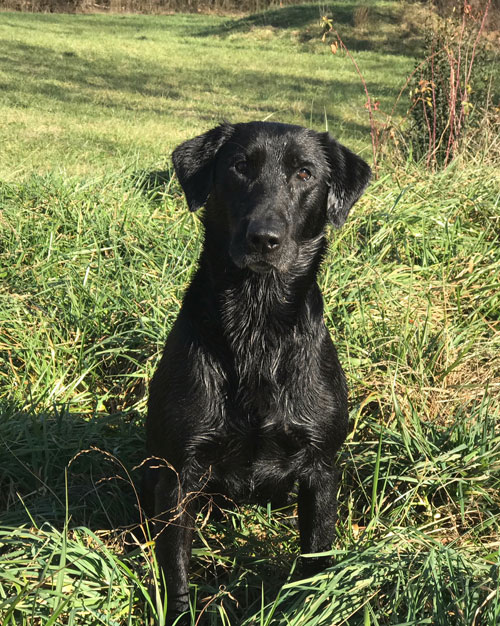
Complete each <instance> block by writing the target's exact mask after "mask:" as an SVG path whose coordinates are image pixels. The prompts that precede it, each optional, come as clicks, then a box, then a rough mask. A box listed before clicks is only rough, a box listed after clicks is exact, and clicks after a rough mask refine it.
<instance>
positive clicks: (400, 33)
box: [0, 2, 412, 180]
mask: <svg viewBox="0 0 500 626" xmlns="http://www.w3.org/2000/svg"><path fill="white" fill-rule="evenodd" d="M355 6H356V5H355V3H352V2H337V3H335V9H334V15H335V17H336V22H335V23H336V25H337V26H338V27H339V28H341V29H342V33H343V34H344V35H345V36H346V40H347V42H348V43H349V45H350V46H351V47H352V49H355V50H359V54H358V62H359V63H360V65H361V67H362V70H363V71H364V73H365V74H366V79H367V81H368V84H369V86H370V87H371V88H372V90H373V95H374V97H376V98H377V99H379V100H380V101H381V103H382V105H386V106H387V108H388V109H389V110H390V108H391V106H392V103H393V101H394V98H395V96H396V94H397V92H398V90H399V88H400V87H401V86H402V81H403V78H404V76H406V74H407V72H408V70H409V69H410V68H411V66H412V60H411V58H410V57H409V56H408V49H407V48H406V52H403V50H404V48H403V46H404V44H405V40H407V39H408V32H407V31H406V30H405V28H403V27H402V26H401V23H400V20H399V18H398V15H399V14H400V13H401V10H400V8H399V7H398V6H397V4H396V5H395V4H394V3H393V2H385V3H384V2H382V3H378V7H379V8H378V9H377V10H378V12H377V13H375V12H374V14H373V19H374V20H375V24H374V28H373V30H372V32H373V35H372V36H373V37H375V45H376V44H377V39H376V38H377V37H386V38H387V40H388V41H389V42H390V43H388V44H386V45H385V46H384V55H386V56H387V58H390V64H391V72H390V73H388V72H387V67H386V64H385V62H382V61H381V58H380V55H381V53H380V51H377V50H374V49H370V45H371V42H370V39H369V38H368V37H367V35H366V32H365V31H363V30H360V31H358V30H357V29H355V28H353V17H352V14H353V7H355ZM323 10H324V9H323V7H320V6H317V5H315V4H313V5H309V6H307V5H306V6H303V7H297V6H291V7H286V8H283V9H281V10H275V11H271V12H268V13H264V14H257V15H256V16H253V17H252V18H245V17H236V18H227V17H216V16H206V15H189V16H186V15H168V16H165V15H162V16H158V15H154V16H143V15H112V16H107V15H106V16H105V15H53V14H52V15H51V14H16V13H1V14H0V48H1V52H0V86H1V88H0V117H1V119H2V125H1V126H0V144H1V145H2V150H1V153H0V176H2V177H3V178H4V179H5V178H6V179H9V180H15V179H17V178H18V177H19V176H20V175H23V174H24V173H25V172H29V171H31V170H32V169H36V170H37V171H39V172H40V171H47V170H56V171H63V172H66V173H69V174H85V175H88V174H90V175H92V174H94V173H95V172H96V170H98V171H100V172H102V171H107V170H109V169H110V168H116V167H119V166H120V165H121V163H122V162H123V160H124V159H125V160H128V161H130V160H131V158H132V157H136V158H137V159H138V160H139V161H140V162H141V163H144V161H147V162H154V161H156V160H158V159H161V158H164V157H165V155H167V154H169V152H170V151H171V149H172V148H173V147H175V145H177V143H179V142H180V141H181V140H182V139H185V138H186V137H187V136H189V135H192V134H193V133H196V132H198V131H200V132H201V131H202V130H206V129H207V128H209V127H211V126H213V125H214V123H216V122H217V123H218V122H220V121H222V120H223V119H229V120H230V121H249V120H253V119H276V120H280V121H286V122H295V123H301V124H306V125H312V126H314V127H317V128H318V129H323V128H324V125H325V118H326V119H327V120H328V122H329V124H330V126H331V127H332V128H335V132H336V134H337V135H338V136H339V138H340V139H341V140H344V141H348V140H349V142H350V143H351V145H353V146H354V147H355V148H357V149H363V148H364V149H367V147H368V142H367V138H368V139H369V132H368V126H367V122H368V119H367V114H366V110H365V108H364V103H365V96H364V93H363V89H362V86H361V85H360V83H359V80H358V78H357V75H356V72H355V69H354V67H353V66H352V64H351V63H350V61H349V60H348V59H347V58H345V57H343V56H342V55H340V54H339V55H336V56H335V57H334V56H333V55H332V54H331V52H330V49H329V46H327V45H326V44H323V43H321V34H322V31H321V27H320V25H319V20H320V15H321V14H322V12H323ZM387 18H390V20H388V19H387Z"/></svg>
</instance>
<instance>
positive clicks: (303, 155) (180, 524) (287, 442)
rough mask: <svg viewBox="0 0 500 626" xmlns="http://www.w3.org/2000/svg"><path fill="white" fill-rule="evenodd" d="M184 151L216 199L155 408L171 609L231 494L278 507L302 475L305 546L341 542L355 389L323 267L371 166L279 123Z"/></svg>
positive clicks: (150, 502)
mask: <svg viewBox="0 0 500 626" xmlns="http://www.w3.org/2000/svg"><path fill="white" fill-rule="evenodd" d="M173 162H174V167H175V171H176V173H177V176H178V178H179V181H180V184H181V185H182V188H183V190H184V193H185V195H186V199H187V202H188V205H189V208H190V209H191V211H196V210H198V209H200V208H201V207H203V206H205V207H206V208H205V211H204V213H203V218H202V219H203V224H204V230H205V239H204V245H203V251H202V253H201V257H200V260H199V267H198V270H197V272H196V274H195V276H194V278H193V280H192V282H191V284H190V286H189V288H188V290H187V292H186V294H185V297H184V301H183V304H182V308H181V311H180V313H179V316H178V318H177V321H176V322H175V324H174V327H173V329H172V331H171V333H170V335H169V337H168V340H167V343H166V346H165V351H164V353H163V357H162V359H161V361H160V364H159V366H158V369H157V371H156V373H155V375H154V377H153V380H152V382H151V388H150V396H149V411H148V417H147V451H148V454H149V455H150V459H149V467H148V469H147V470H146V474H145V485H144V486H145V508H146V511H148V509H149V512H150V514H151V515H153V516H154V518H155V520H156V529H157V539H156V553H157V558H158V562H159V565H160V567H161V569H162V572H163V575H164V578H165V582H166V586H167V594H168V616H169V619H170V620H172V619H174V618H175V617H176V616H178V615H179V614H180V613H182V612H183V611H186V610H187V609H188V606H189V602H188V600H189V595H188V566H189V559H190V554H191V542H192V537H193V528H194V521H195V516H196V512H197V511H198V510H199V508H200V505H202V504H203V503H206V502H207V499H209V498H212V497H215V496H216V494H219V495H221V494H222V495H223V496H226V497H228V498H230V499H231V501H234V502H236V503H240V502H245V503H248V502H261V503H266V502H268V501H271V502H273V503H277V504H279V503H280V499H281V496H283V495H284V494H287V493H288V492H289V491H290V490H291V489H292V488H293V487H294V484H295V483H298V515H299V530H300V542H301V550H302V552H303V553H318V552H324V551H328V550H330V549H331V544H332V540H333V534H334V524H335V515H336V501H335V493H336V471H335V465H334V459H335V453H336V452H337V450H338V449H339V447H340V446H341V444H342V443H343V441H344V439H345V437H346V433H347V387H346V383H345V378H344V374H343V371H342V368H341V366H340V363H339V361H338V358H337V353H336V350H335V347H334V345H333V343H332V340H331V339H330V336H329V334H328V331H327V329H326V327H325V324H324V322H323V301H322V297H321V293H320V290H319V288H318V285H317V282H316V275H317V273H318V268H319V266H320V263H321V260H322V258H323V255H324V252H325V247H326V241H325V227H326V224H327V222H331V223H332V224H334V225H335V226H336V227H340V226H341V225H342V224H343V223H344V221H345V219H346V217H347V214H348V212H349V210H350V208H351V207H352V205H353V204H354V203H355V202H356V201H357V200H358V198H359V197H360V196H361V194H362V193H363V191H364V189H365V187H366V185H367V184H368V181H369V179H370V168H369V167H368V165H367V164H366V163H365V162H364V161H363V160H362V159H361V158H360V157H358V156H356V155H355V154H353V153H352V152H351V151H350V150H348V149H347V148H345V147H344V146H342V145H340V144H339V143H338V142H337V141H336V140H335V139H334V138H333V137H332V136H331V135H329V134H328V133H317V132H314V131H312V130H308V129H305V128H302V127H299V126H291V125H288V124H278V123H271V122H251V123H248V124H234V125H233V124H227V123H225V124H222V125H220V126H218V127H216V128H214V129H212V130H210V131H208V132H207V133H205V134H203V135H200V136H199V137H195V138H194V139H191V140H189V141H186V142H185V143H183V144H182V145H180V146H178V147H177V148H176V150H175V151H174V153H173ZM328 562H329V560H328V558H326V560H325V557H315V558H309V559H306V560H305V565H307V564H309V569H310V570H311V571H312V570H316V569H319V568H322V567H325V565H327V564H328Z"/></svg>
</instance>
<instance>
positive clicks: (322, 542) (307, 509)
mask: <svg viewBox="0 0 500 626" xmlns="http://www.w3.org/2000/svg"><path fill="white" fill-rule="evenodd" d="M336 492H337V472H336V470H335V469H330V470H328V471H326V470H323V471H322V472H321V473H319V472H318V473H315V474H314V475H312V476H309V477H307V478H304V479H302V480H299V498H298V509H299V530H300V547H301V551H302V554H314V553H318V552H327V551H329V550H331V548H332V543H333V537H334V533H335V520H336V517H337V498H336ZM330 563H331V557H330V556H323V557H309V558H305V559H303V560H302V565H303V570H304V573H305V574H306V575H312V574H314V573H316V572H318V571H321V570H322V569H324V568H325V567H328V565H330Z"/></svg>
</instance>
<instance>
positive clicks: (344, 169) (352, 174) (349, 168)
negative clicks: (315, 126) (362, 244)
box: [321, 133, 371, 228]
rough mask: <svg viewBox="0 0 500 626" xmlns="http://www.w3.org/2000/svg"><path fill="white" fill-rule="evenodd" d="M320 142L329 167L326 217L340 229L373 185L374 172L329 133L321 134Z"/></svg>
mask: <svg viewBox="0 0 500 626" xmlns="http://www.w3.org/2000/svg"><path fill="white" fill-rule="evenodd" d="M321 140H322V142H323V146H324V148H325V150H326V156H327V159H328V163H329V165H330V188H329V191H328V200H327V203H328V204H327V215H328V219H329V220H330V222H331V223H332V224H333V225H334V226H335V227H336V228H340V227H341V226H342V224H343V223H344V222H345V221H346V219H347V215H348V214H349V211H350V210H351V207H352V206H353V204H354V203H355V202H357V201H358V200H359V198H360V197H361V195H362V193H363V191H364V190H365V189H366V187H367V185H368V183H369V182H370V178H371V169H370V166H369V165H368V163H365V161H363V159H362V158H361V157H359V156H358V155H357V154H354V152H351V151H350V150H349V149H348V148H346V147H345V146H343V145H342V144H340V143H339V142H338V141H337V140H336V139H334V138H333V137H332V136H331V135H330V133H321Z"/></svg>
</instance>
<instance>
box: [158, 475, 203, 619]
mask: <svg viewBox="0 0 500 626" xmlns="http://www.w3.org/2000/svg"><path fill="white" fill-rule="evenodd" d="M155 509H156V515H155V529H156V557H157V561H158V566H159V568H160V576H161V577H162V580H161V581H160V589H161V590H163V591H164V590H165V586H166V594H165V593H163V594H162V595H163V598H162V602H163V603H165V602H166V603H167V621H166V623H167V624H171V623H172V622H173V621H174V620H175V618H176V617H178V616H179V615H180V614H181V613H184V612H185V611H188V610H189V578H188V569H189V560H190V558H191V546H192V541H193V532H194V522H195V516H196V507H195V497H194V496H193V495H192V494H189V493H187V490H186V489H185V488H184V487H183V484H182V481H181V479H180V477H179V476H177V475H176V474H175V473H174V472H173V471H172V470H171V469H168V468H164V469H162V471H161V476H160V478H159V480H158V482H157V484H156V487H155ZM185 621H186V623H187V622H188V621H189V620H188V619H186V620H185ZM180 623H181V622H178V624H180Z"/></svg>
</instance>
